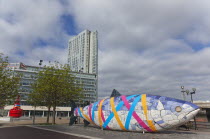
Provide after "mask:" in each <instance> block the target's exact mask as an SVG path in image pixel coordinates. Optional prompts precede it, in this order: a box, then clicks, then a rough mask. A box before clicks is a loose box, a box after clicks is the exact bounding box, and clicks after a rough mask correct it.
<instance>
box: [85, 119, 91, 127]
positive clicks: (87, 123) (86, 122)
mask: <svg viewBox="0 0 210 139" xmlns="http://www.w3.org/2000/svg"><path fill="white" fill-rule="evenodd" d="M89 124H90V123H89V122H88V121H87V120H85V119H84V127H86V126H88V125H89Z"/></svg>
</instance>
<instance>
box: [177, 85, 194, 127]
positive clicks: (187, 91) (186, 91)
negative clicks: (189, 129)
mask: <svg viewBox="0 0 210 139" xmlns="http://www.w3.org/2000/svg"><path fill="white" fill-rule="evenodd" d="M181 89H182V90H181V92H182V93H183V98H184V100H186V98H185V93H186V94H187V95H189V94H190V96H191V102H192V103H193V98H192V94H195V91H196V88H192V92H190V91H189V90H184V86H181ZM194 126H195V130H197V124H196V119H195V117H194Z"/></svg>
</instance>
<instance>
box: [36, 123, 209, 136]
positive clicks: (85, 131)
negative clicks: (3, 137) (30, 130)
mask: <svg viewBox="0 0 210 139" xmlns="http://www.w3.org/2000/svg"><path fill="white" fill-rule="evenodd" d="M39 127H41V128H47V129H52V130H56V131H63V132H69V133H75V134H82V135H88V136H92V137H98V138H103V139H107V138H113V139H210V132H209V131H208V130H206V131H201V130H197V131H195V130H190V131H185V129H184V130H176V129H174V130H168V131H162V132H157V133H145V134H143V133H139V132H123V131H111V130H101V129H100V128H98V127H96V126H88V127H84V126H83V125H82V124H77V125H73V126H68V125H54V126H39Z"/></svg>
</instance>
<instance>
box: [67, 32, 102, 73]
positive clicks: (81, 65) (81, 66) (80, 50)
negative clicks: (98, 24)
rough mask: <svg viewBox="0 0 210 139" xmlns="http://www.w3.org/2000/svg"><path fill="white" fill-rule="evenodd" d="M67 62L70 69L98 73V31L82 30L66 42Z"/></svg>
mask: <svg viewBox="0 0 210 139" xmlns="http://www.w3.org/2000/svg"><path fill="white" fill-rule="evenodd" d="M68 64H69V65H70V67H71V69H72V71H77V72H83V73H92V74H97V73H98V33H97V31H94V32H92V31H89V30H84V31H83V32H81V33H79V34H78V35H77V36H75V37H73V38H71V39H70V40H69V44H68Z"/></svg>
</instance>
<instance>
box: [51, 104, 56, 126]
mask: <svg viewBox="0 0 210 139" xmlns="http://www.w3.org/2000/svg"><path fill="white" fill-rule="evenodd" d="M55 109H56V106H53V118H52V124H53V125H54V124H55Z"/></svg>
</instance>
